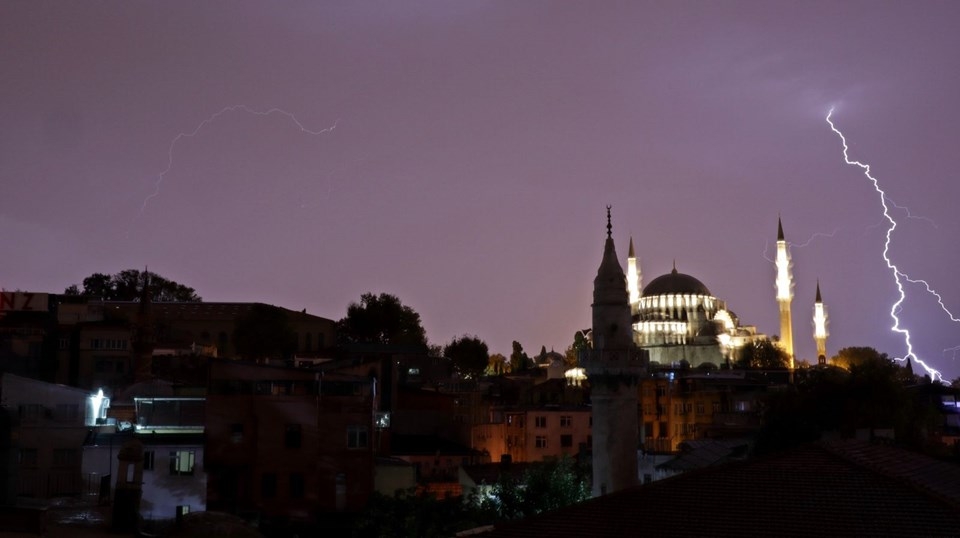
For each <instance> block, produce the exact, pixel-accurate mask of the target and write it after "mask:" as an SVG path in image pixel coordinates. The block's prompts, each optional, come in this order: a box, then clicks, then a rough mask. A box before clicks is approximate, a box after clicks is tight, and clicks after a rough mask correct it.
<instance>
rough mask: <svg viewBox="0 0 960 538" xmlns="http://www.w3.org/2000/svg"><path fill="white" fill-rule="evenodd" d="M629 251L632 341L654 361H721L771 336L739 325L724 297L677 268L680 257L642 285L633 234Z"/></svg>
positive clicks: (677, 364)
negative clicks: (670, 266) (659, 274)
mask: <svg viewBox="0 0 960 538" xmlns="http://www.w3.org/2000/svg"><path fill="white" fill-rule="evenodd" d="M627 256H628V257H627V275H626V277H627V290H628V292H629V295H630V311H631V313H632V314H633V336H634V343H635V344H636V345H637V346H639V347H640V348H642V349H645V350H646V351H647V352H648V353H649V357H650V363H651V364H652V365H659V366H664V367H682V366H690V367H693V368H695V367H698V366H703V365H706V364H711V365H713V366H720V365H722V364H724V363H725V362H726V361H727V360H728V359H729V360H730V361H734V360H736V357H737V352H738V350H739V349H740V348H741V347H743V346H745V345H748V344H751V343H753V342H755V341H757V340H766V339H767V337H766V336H765V335H763V334H759V333H757V329H756V327H754V326H752V325H740V323H739V320H738V318H737V316H736V314H734V313H733V312H732V311H730V310H729V309H727V305H726V302H725V301H723V300H721V299H718V298H717V297H715V296H714V295H713V294H712V293H711V292H710V290H709V289H708V288H707V286H706V285H704V284H703V282H701V281H700V280H698V279H696V278H694V277H692V276H690V275H687V274H683V273H680V272H679V271H677V268H676V263H674V268H673V270H672V271H671V272H669V273H667V274H665V275H662V276H659V277H657V278H655V279H653V280H652V281H650V283H649V284H647V285H646V287H644V286H643V278H642V276H641V275H642V273H641V271H640V267H639V263H638V261H637V257H636V254H635V252H634V248H633V239H632V238H631V239H630V250H629V253H628V255H627Z"/></svg>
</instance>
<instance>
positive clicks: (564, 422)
mask: <svg viewBox="0 0 960 538" xmlns="http://www.w3.org/2000/svg"><path fill="white" fill-rule="evenodd" d="M571 426H573V417H571V416H570V415H560V427H561V428H569V427H571Z"/></svg>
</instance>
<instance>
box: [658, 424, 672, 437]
mask: <svg viewBox="0 0 960 538" xmlns="http://www.w3.org/2000/svg"><path fill="white" fill-rule="evenodd" d="M658 437H660V438H661V439H664V438H667V437H670V425H669V424H667V423H666V422H661V423H660V435H659V436H658Z"/></svg>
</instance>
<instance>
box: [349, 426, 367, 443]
mask: <svg viewBox="0 0 960 538" xmlns="http://www.w3.org/2000/svg"><path fill="white" fill-rule="evenodd" d="M347 448H367V427H366V426H350V427H348V428H347Z"/></svg>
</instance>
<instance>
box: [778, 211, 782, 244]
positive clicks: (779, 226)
mask: <svg viewBox="0 0 960 538" xmlns="http://www.w3.org/2000/svg"><path fill="white" fill-rule="evenodd" d="M777 241H783V223H782V222H780V214H779V213H778V214H777Z"/></svg>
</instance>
